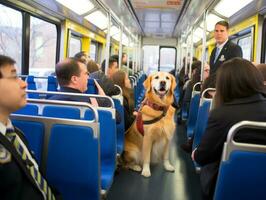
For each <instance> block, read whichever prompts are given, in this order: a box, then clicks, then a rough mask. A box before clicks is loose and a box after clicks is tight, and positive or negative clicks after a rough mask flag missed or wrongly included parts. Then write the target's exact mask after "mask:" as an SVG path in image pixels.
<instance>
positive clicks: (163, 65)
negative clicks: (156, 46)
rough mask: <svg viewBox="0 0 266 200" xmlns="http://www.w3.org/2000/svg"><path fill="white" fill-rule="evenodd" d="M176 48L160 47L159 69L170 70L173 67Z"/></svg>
mask: <svg viewBox="0 0 266 200" xmlns="http://www.w3.org/2000/svg"><path fill="white" fill-rule="evenodd" d="M175 59H176V49H174V48H161V49H160V71H165V72H170V71H171V70H172V69H175Z"/></svg>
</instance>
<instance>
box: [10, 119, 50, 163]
mask: <svg viewBox="0 0 266 200" xmlns="http://www.w3.org/2000/svg"><path fill="white" fill-rule="evenodd" d="M12 123H13V125H14V126H15V127H17V128H19V129H20V130H21V131H22V132H23V133H24V135H25V137H26V139H27V141H28V144H29V148H30V150H31V151H32V152H33V153H34V157H35V159H36V161H37V163H38V165H40V164H41V159H42V151H43V142H44V130H45V128H44V124H43V123H41V122H35V121H25V120H19V119H18V120H12Z"/></svg>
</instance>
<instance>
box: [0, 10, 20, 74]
mask: <svg viewBox="0 0 266 200" xmlns="http://www.w3.org/2000/svg"><path fill="white" fill-rule="evenodd" d="M0 19H1V20H0V54H3V55H7V56H9V57H11V58H13V59H14V60H15V61H16V66H17V71H18V74H20V73H21V51H22V14H21V12H19V11H16V10H14V9H11V8H9V7H6V6H3V5H0Z"/></svg>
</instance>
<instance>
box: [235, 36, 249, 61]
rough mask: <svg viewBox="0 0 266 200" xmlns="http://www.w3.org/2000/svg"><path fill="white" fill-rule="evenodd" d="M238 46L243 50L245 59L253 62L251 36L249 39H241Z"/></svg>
mask: <svg viewBox="0 0 266 200" xmlns="http://www.w3.org/2000/svg"><path fill="white" fill-rule="evenodd" d="M238 45H239V46H240V47H241V48H242V52H243V58H245V59H247V60H252V40H251V35H248V36H247V37H243V38H240V39H239V40H238Z"/></svg>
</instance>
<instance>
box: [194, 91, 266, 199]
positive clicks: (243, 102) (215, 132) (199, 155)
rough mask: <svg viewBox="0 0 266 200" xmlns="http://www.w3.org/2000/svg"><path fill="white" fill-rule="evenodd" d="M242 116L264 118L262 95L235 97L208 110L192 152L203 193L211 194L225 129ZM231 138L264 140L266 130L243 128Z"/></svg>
mask: <svg viewBox="0 0 266 200" xmlns="http://www.w3.org/2000/svg"><path fill="white" fill-rule="evenodd" d="M243 120H250V121H262V122H265V121H266V97H265V95H263V94H255V95H253V96H250V97H246V98H241V99H235V100H233V101H231V102H230V103H226V104H224V105H223V106H221V107H219V108H216V109H214V110H212V111H211V113H210V116H209V120H208V125H207V128H206V131H205V133H204V135H203V137H202V139H201V143H200V145H199V146H198V148H197V150H196V151H195V154H194V158H195V161H196V162H197V163H199V164H200V165H202V166H203V167H202V170H201V186H202V190H203V192H204V194H205V195H209V196H210V197H212V195H213V193H214V189H215V184H216V178H217V175H218V170H219V164H220V159H221V155H222V151H223V145H224V142H225V141H226V137H227V134H228V131H229V129H230V128H231V127H232V126H233V125H234V124H236V123H238V122H240V121H243ZM235 140H236V141H248V142H252V143H259V144H266V134H254V131H253V132H251V131H248V130H244V131H243V134H239V136H238V135H236V137H235Z"/></svg>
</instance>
